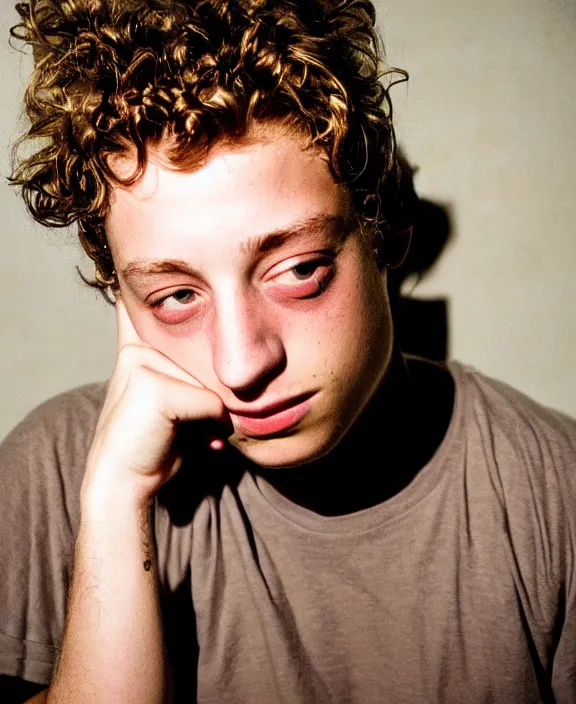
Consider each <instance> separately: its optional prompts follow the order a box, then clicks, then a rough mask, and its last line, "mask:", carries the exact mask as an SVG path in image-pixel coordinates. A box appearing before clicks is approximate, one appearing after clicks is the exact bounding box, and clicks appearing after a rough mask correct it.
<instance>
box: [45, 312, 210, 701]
mask: <svg viewBox="0 0 576 704" xmlns="http://www.w3.org/2000/svg"><path fill="white" fill-rule="evenodd" d="M117 305H118V308H117V310H118V318H119V331H120V335H119V339H120V347H121V349H120V352H119V356H118V361H117V364H116V368H115V370H114V375H113V377H112V380H111V383H110V387H109V391H108V396H107V398H106V401H105V403H104V408H103V410H102V414H101V416H100V420H99V422H98V426H97V429H96V434H95V438H94V442H93V445H92V448H91V450H90V454H89V458H88V463H87V468H86V474H85V477H84V482H83V485H82V492H81V520H80V529H79V533H78V538H77V542H76V551H75V562H74V575H73V579H72V585H71V588H70V598H69V603H68V613H67V622H66V628H65V632H64V638H63V642H62V649H61V656H60V661H59V663H58V666H57V668H56V671H55V674H54V677H53V680H52V683H51V685H50V687H49V689H48V691H47V695H46V699H45V701H46V702H47V704H69V703H70V704H72V703H74V704H78V702H82V704H98V703H100V702H102V703H104V702H105V703H106V704H130V703H131V702H134V703H135V704H136V703H137V704H163V703H164V702H169V701H170V700H171V693H170V686H169V676H168V671H169V665H168V663H167V658H166V655H165V649H164V643H163V637H162V623H161V614H160V607H159V599H158V579H157V570H156V561H155V554H154V550H153V547H152V546H153V539H152V530H151V526H150V520H149V506H150V503H151V501H152V499H153V497H154V495H155V494H156V492H157V491H158V490H159V488H160V487H161V486H162V484H163V483H165V482H166V481H167V480H168V479H169V478H170V477H171V476H172V475H173V474H174V472H175V471H176V470H177V468H178V466H179V464H180V458H179V456H178V454H177V453H176V452H175V450H174V448H173V447H172V444H173V440H174V437H175V433H176V427H177V425H178V424H179V423H180V422H181V421H184V420H186V421H189V420H196V419H203V418H221V417H222V414H223V406H222V402H221V401H220V399H219V398H218V397H217V396H216V395H215V394H213V393H212V392H209V391H207V390H206V389H203V388H202V387H200V386H199V385H198V383H197V382H196V381H195V380H194V379H193V378H192V377H190V376H189V375H188V374H187V373H186V372H184V371H183V370H182V369H180V368H179V367H177V366H176V365H174V364H173V363H172V362H171V361H170V360H168V359H167V358H166V357H164V356H163V355H161V354H160V353H158V352H156V351H155V350H153V349H152V348H150V347H147V346H146V345H143V344H142V343H141V342H140V341H139V340H138V339H137V337H136V333H135V331H134V329H133V328H132V327H131V323H130V320H129V318H128V316H127V313H126V311H125V310H124V308H123V306H122V305H121V304H117ZM40 701H43V700H42V699H40Z"/></svg>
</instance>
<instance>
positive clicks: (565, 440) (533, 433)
mask: <svg viewBox="0 0 576 704" xmlns="http://www.w3.org/2000/svg"><path fill="white" fill-rule="evenodd" d="M450 370H451V372H452V375H453V377H454V379H455V382H456V388H457V392H459V393H460V394H461V396H463V401H464V403H463V404H462V412H463V413H464V416H465V421H466V422H467V423H471V422H473V423H476V424H477V425H480V426H484V427H485V428H486V429H487V430H488V429H490V430H492V431H493V432H498V433H499V434H505V435H506V438H507V439H508V441H509V443H510V444H511V445H513V444H515V443H520V444H522V445H524V446H525V445H530V444H539V445H541V446H548V447H549V449H550V450H553V449H556V450H558V451H561V452H568V453H572V454H573V455H574V457H575V458H576V420H575V419H573V418H570V417H569V416H567V415H565V414H563V413H561V412H559V411H556V410H554V409H552V408H548V407H546V406H543V405H541V404H539V403H537V402H536V401H534V400H533V399H531V398H530V397H528V396H526V395H525V394H523V393H522V392H520V391H518V390H517V389H514V388H513V387H511V386H509V385H508V384H506V383H504V382H503V381H498V380H496V379H492V378H490V377H488V376H486V375H484V374H481V373H480V372H478V371H477V370H476V369H474V368H473V367H470V366H465V365H462V364H459V363H455V362H453V363H451V364H450Z"/></svg>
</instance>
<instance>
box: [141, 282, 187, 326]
mask: <svg viewBox="0 0 576 704" xmlns="http://www.w3.org/2000/svg"><path fill="white" fill-rule="evenodd" d="M197 304H198V296H197V295H196V293H195V292H194V291H192V289H189V288H182V289H179V290H177V291H174V293H171V294H170V295H169V296H164V298H161V299H160V300H157V301H154V302H152V303H151V304H150V307H151V308H152V311H153V312H154V315H155V316H156V317H157V318H158V320H161V321H162V322H163V323H166V324H167V325H176V324H177V323H183V322H184V321H186V320H187V319H188V318H189V317H190V316H191V315H193V313H194V309H195V308H196V306H197Z"/></svg>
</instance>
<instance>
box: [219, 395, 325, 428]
mask: <svg viewBox="0 0 576 704" xmlns="http://www.w3.org/2000/svg"><path fill="white" fill-rule="evenodd" d="M311 397H312V394H307V395H306V396H299V397H297V398H294V399H289V400H285V401H281V402H278V403H275V404H273V405H270V406H268V407H266V408H264V409H263V410H258V411H242V412H235V411H230V415H231V417H232V420H233V421H234V425H235V426H236V430H237V431H239V432H241V433H242V434H243V435H249V436H251V437H264V436H267V435H275V434H277V433H281V432H283V431H286V430H289V429H291V428H293V427H294V426H295V425H297V424H298V423H299V422H300V421H301V420H302V419H303V418H304V416H305V415H306V414H307V413H308V410H309V408H310V399H311Z"/></svg>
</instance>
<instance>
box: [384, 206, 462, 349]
mask: <svg viewBox="0 0 576 704" xmlns="http://www.w3.org/2000/svg"><path fill="white" fill-rule="evenodd" d="M451 239H452V223H451V218H450V211H449V208H448V207H447V206H445V205H441V204H439V203H433V202H432V201H429V200H425V199H422V200H420V203H419V205H418V207H417V212H416V217H415V221H414V229H413V231H412V242H411V244H410V249H409V251H408V254H407V256H406V258H405V260H404V262H403V263H402V264H401V265H400V266H399V267H397V268H396V269H392V270H390V271H389V290H390V299H391V303H392V312H393V317H394V325H395V330H396V339H397V341H398V343H399V345H400V348H401V349H402V351H403V352H405V353H407V354H413V355H417V356H420V357H426V358H427V359H433V360H437V361H443V360H445V359H447V357H448V355H449V333H450V329H449V323H448V314H449V305H448V301H447V299H445V298H437V299H419V298H416V297H414V296H412V295H411V294H410V293H408V294H402V293H401V291H402V286H403V284H404V283H405V282H407V281H410V280H414V282H415V283H417V282H418V281H420V280H421V279H423V278H424V276H425V275H426V274H427V273H428V272H429V271H430V270H431V269H432V267H433V266H434V265H435V264H436V262H437V261H438V259H439V258H440V256H441V254H442V252H443V251H444V249H445V247H446V245H447V244H448V242H449V241H450V240H451Z"/></svg>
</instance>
